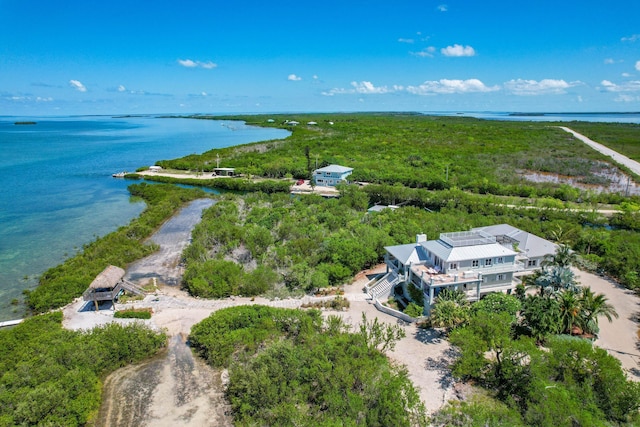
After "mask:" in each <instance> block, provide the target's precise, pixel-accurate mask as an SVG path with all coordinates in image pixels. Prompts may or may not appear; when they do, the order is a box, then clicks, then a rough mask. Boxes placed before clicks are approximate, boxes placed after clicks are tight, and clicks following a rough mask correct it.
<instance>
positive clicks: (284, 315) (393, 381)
mask: <svg viewBox="0 0 640 427" xmlns="http://www.w3.org/2000/svg"><path fill="white" fill-rule="evenodd" d="M363 320H364V321H363V323H362V326H361V327H360V329H359V331H354V332H355V333H349V328H348V326H347V325H346V324H345V323H343V321H342V319H341V318H339V317H337V316H330V317H329V318H327V319H326V320H324V319H323V318H322V316H321V315H320V312H319V311H317V310H306V311H301V310H287V309H277V308H271V307H261V306H246V307H235V308H228V309H225V310H220V311H218V312H216V313H214V314H212V315H211V316H210V317H208V318H207V319H205V320H203V321H202V322H200V323H199V324H197V325H195V326H194V327H193V328H192V332H191V335H190V338H189V339H190V341H191V343H192V345H193V347H194V349H195V350H196V351H197V352H198V353H199V354H200V355H201V356H202V357H204V358H205V359H206V360H207V362H208V363H210V364H211V365H213V366H215V367H225V368H228V369H229V386H228V389H227V392H226V394H227V398H228V400H229V402H230V404H231V409H232V411H233V414H234V420H235V422H236V423H237V424H238V425H270V426H294V425H295V426H334V425H354V426H355V425H366V426H407V427H409V426H415V425H425V424H426V416H425V411H424V406H423V405H422V404H421V403H420V398H419V397H418V394H417V392H416V389H415V387H414V386H413V384H412V383H411V380H410V379H409V378H408V375H407V372H406V370H405V369H404V368H402V367H398V366H394V365H393V364H391V363H390V362H389V360H388V359H387V358H386V356H385V355H384V351H386V350H389V349H392V348H393V346H394V345H395V341H396V340H397V339H399V338H401V337H402V332H403V331H402V329H400V328H399V327H397V326H383V325H382V324H380V323H378V321H377V319H375V320H374V321H367V319H366V318H364V319H363Z"/></svg>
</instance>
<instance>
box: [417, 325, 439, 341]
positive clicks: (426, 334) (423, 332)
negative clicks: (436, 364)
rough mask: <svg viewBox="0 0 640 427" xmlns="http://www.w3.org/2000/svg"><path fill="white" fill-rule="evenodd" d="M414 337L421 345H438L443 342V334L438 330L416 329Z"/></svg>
mask: <svg viewBox="0 0 640 427" xmlns="http://www.w3.org/2000/svg"><path fill="white" fill-rule="evenodd" d="M414 337H415V339H417V340H418V341H420V342H421V343H423V344H439V343H441V342H442V341H443V340H444V334H443V333H442V332H440V331H439V330H437V329H432V328H429V329H422V328H418V330H417V331H416V333H415V335H414Z"/></svg>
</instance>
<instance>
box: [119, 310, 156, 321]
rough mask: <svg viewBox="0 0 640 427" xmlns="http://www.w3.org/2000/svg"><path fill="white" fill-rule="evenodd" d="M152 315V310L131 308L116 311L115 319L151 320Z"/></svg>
mask: <svg viewBox="0 0 640 427" xmlns="http://www.w3.org/2000/svg"><path fill="white" fill-rule="evenodd" d="M151 314H152V311H151V309H150V308H130V309H127V310H118V311H116V312H115V313H113V317H115V318H117V319H151Z"/></svg>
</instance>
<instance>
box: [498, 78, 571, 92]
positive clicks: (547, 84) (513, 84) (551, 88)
mask: <svg viewBox="0 0 640 427" xmlns="http://www.w3.org/2000/svg"><path fill="white" fill-rule="evenodd" d="M580 84H582V82H579V81H575V82H569V83H567V82H566V81H564V80H554V79H543V80H540V81H536V80H524V79H517V80H509V81H508V82H506V83H505V84H504V87H505V89H507V90H508V91H510V92H511V93H513V94H514V95H520V96H527V95H549V94H552V95H561V94H564V93H566V90H567V89H569V88H571V87H574V86H577V85H580Z"/></svg>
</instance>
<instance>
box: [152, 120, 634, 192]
mask: <svg viewBox="0 0 640 427" xmlns="http://www.w3.org/2000/svg"><path fill="white" fill-rule="evenodd" d="M269 117H270V118H271V119H272V120H274V123H271V122H267V116H238V117H231V118H236V119H239V120H245V121H246V122H247V123H248V124H255V125H259V126H278V127H285V128H288V129H290V130H291V131H292V135H291V136H290V137H289V138H287V139H286V140H276V141H268V142H261V143H255V144H248V145H245V146H242V147H231V148H227V149H221V150H211V151H209V152H206V153H203V154H202V155H190V156H186V157H183V158H180V159H176V160H170V161H162V162H159V164H160V165H162V166H163V167H169V168H175V169H186V170H189V169H191V170H205V171H210V170H213V169H214V168H215V167H216V162H217V159H218V157H219V158H220V159H222V162H223V164H224V165H225V167H235V168H236V169H237V171H238V172H240V173H244V174H245V175H247V176H261V177H271V178H283V177H293V178H296V179H298V178H309V177H310V173H311V171H312V170H314V169H316V168H317V167H322V166H326V165H329V164H340V165H343V166H349V167H352V168H354V171H353V174H352V175H351V176H350V179H351V180H353V181H364V182H369V183H378V184H383V183H386V184H391V185H403V186H407V187H412V188H425V189H431V190H443V189H452V188H458V189H462V190H465V191H470V192H474V193H481V194H495V195H514V196H521V197H543V196H548V197H554V198H557V199H559V200H565V201H575V200H581V201H594V202H600V203H607V202H611V203H619V202H620V201H621V200H622V199H621V198H620V197H619V196H617V195H613V194H599V195H598V194H589V197H588V198H587V199H585V196H586V194H580V191H577V190H576V189H574V188H572V187H570V186H566V185H565V186H562V185H560V186H559V185H554V184H548V183H547V184H535V183H532V182H530V181H527V180H526V179H525V177H524V176H523V175H524V173H525V172H527V171H529V172H544V173H555V174H559V175H563V176H572V177H577V178H582V179H584V180H585V181H586V182H589V181H590V180H591V179H592V178H593V176H596V175H597V174H598V173H599V172H601V171H602V169H603V168H604V167H607V166H606V165H605V164H604V163H606V162H607V161H608V158H607V157H605V156H603V155H601V154H600V153H598V152H596V151H594V150H592V149H591V148H589V147H588V146H586V145H585V144H583V143H581V142H580V141H578V140H576V139H575V138H573V137H572V136H571V135H569V134H567V133H566V132H564V131H562V130H560V129H558V128H557V127H555V126H554V125H552V124H550V123H531V122H497V121H485V120H478V119H472V118H457V117H429V116H423V115H417V114H405V115H403V114H344V115H326V116H325V115H306V116H269ZM198 118H200V119H205V117H202V116H198ZM229 118H230V117H225V119H229ZM286 120H297V121H298V122H300V123H303V124H301V125H298V126H295V127H292V126H288V125H286V124H285V122H286ZM309 121H314V122H316V123H317V125H312V126H306V125H304V123H307V122H309ZM621 126H625V125H621ZM624 129H625V130H627V133H629V132H630V133H634V132H635V134H636V135H637V134H638V133H640V129H639V128H638V127H634V126H633V125H629V126H628V127H627V128H624ZM615 135H620V136H619V137H620V138H622V137H623V135H622V134H617V133H616V134H615ZM625 135H626V133H625ZM624 137H625V138H626V137H627V136H624ZM636 141H637V140H636ZM631 145H634V146H640V142H635V144H632V142H629V146H631ZM609 167H611V166H609Z"/></svg>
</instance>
